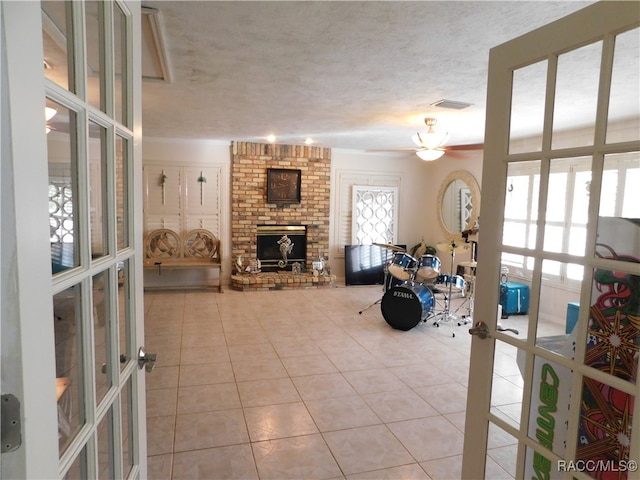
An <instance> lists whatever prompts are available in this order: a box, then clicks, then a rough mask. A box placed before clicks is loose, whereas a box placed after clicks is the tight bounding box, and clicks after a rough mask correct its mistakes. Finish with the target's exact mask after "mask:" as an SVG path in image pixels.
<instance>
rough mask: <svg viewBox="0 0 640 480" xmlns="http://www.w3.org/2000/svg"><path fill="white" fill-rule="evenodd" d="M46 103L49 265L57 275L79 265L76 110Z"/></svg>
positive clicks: (48, 101)
mask: <svg viewBox="0 0 640 480" xmlns="http://www.w3.org/2000/svg"><path fill="white" fill-rule="evenodd" d="M46 105H47V108H49V109H51V110H49V112H50V113H49V115H50V120H49V121H48V123H47V132H48V133H47V152H48V159H49V225H50V232H51V268H52V270H53V273H54V274H56V273H59V272H62V271H64V270H67V269H69V268H73V267H77V266H78V265H80V244H79V237H78V235H77V232H78V227H79V224H78V222H79V216H78V192H79V180H78V158H77V154H76V145H75V138H76V137H77V130H76V112H74V111H73V110H70V109H68V108H66V107H64V106H63V105H61V104H59V103H56V102H53V101H52V100H49V99H47V103H46ZM54 119H55V120H54Z"/></svg>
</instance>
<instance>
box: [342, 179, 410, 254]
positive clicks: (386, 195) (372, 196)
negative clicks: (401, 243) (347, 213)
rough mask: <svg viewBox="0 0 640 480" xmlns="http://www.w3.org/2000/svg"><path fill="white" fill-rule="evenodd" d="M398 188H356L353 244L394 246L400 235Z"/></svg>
mask: <svg viewBox="0 0 640 480" xmlns="http://www.w3.org/2000/svg"><path fill="white" fill-rule="evenodd" d="M397 198H398V189H397V188H396V187H380V186H358V185H354V186H353V203H352V207H353V210H352V215H353V218H352V224H351V225H352V230H351V243H352V244H354V245H369V244H372V243H395V241H396V238H397V236H398V231H397V223H398V222H397V218H398V214H397V208H398V207H397V203H398V201H397Z"/></svg>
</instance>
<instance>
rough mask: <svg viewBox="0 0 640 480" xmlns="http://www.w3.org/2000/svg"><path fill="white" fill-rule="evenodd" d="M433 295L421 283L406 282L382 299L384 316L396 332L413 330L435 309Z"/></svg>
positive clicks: (389, 291) (390, 290)
mask: <svg viewBox="0 0 640 480" xmlns="http://www.w3.org/2000/svg"><path fill="white" fill-rule="evenodd" d="M433 304H434V299H433V293H431V290H429V289H428V288H427V287H425V286H424V285H422V284H420V283H412V282H406V283H403V284H402V285H398V286H395V287H393V288H391V289H389V290H388V291H387V292H386V293H385V294H384V296H383V297H382V304H381V309H382V316H383V317H384V319H385V320H386V322H387V323H388V324H389V325H391V326H392V327H393V328H395V329H396V330H404V331H407V330H411V329H412V328H413V327H415V326H416V325H417V324H418V323H420V321H421V320H426V318H427V317H428V316H429V314H430V313H431V309H433Z"/></svg>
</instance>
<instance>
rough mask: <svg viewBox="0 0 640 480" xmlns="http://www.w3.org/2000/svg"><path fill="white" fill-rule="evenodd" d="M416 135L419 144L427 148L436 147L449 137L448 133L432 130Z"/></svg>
mask: <svg viewBox="0 0 640 480" xmlns="http://www.w3.org/2000/svg"><path fill="white" fill-rule="evenodd" d="M417 135H418V138H419V139H420V140H421V146H422V147H424V148H429V149H434V148H438V147H439V146H440V145H442V144H443V143H444V142H446V141H447V139H448V138H449V134H448V133H447V132H434V131H432V130H431V131H428V132H427V133H421V134H420V133H419V134H417Z"/></svg>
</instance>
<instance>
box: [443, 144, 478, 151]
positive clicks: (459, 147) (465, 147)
mask: <svg viewBox="0 0 640 480" xmlns="http://www.w3.org/2000/svg"><path fill="white" fill-rule="evenodd" d="M441 148H443V149H444V150H482V149H483V148H484V143H470V144H467V145H445V146H443V147H441Z"/></svg>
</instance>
